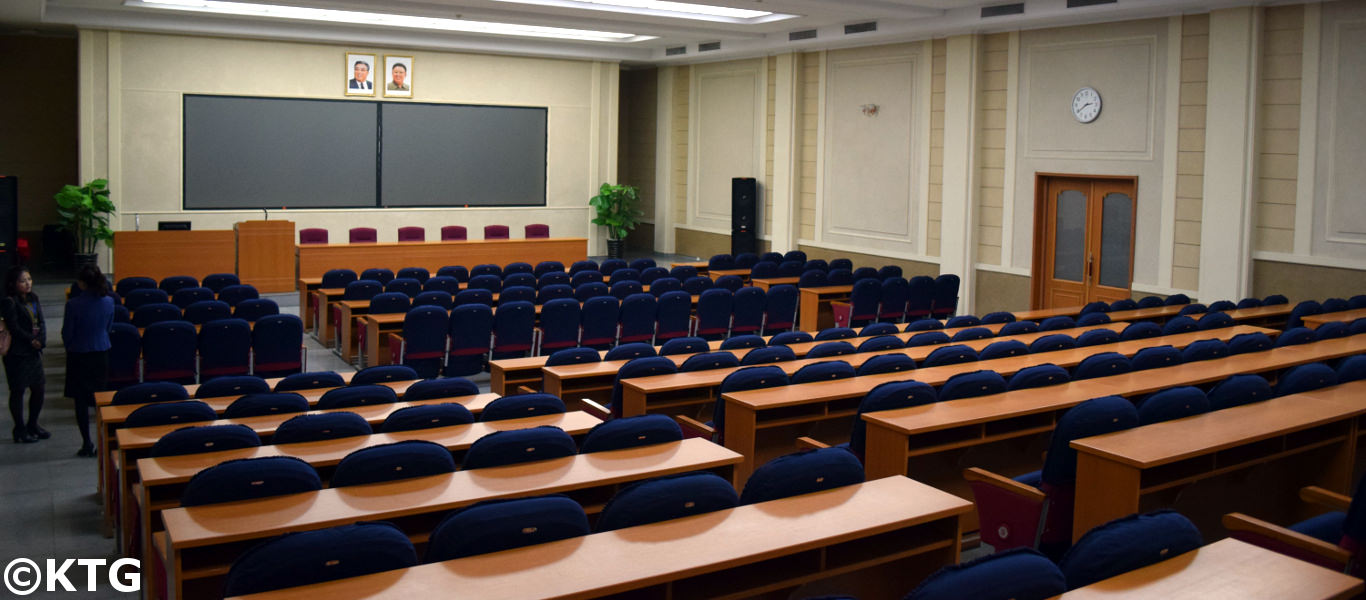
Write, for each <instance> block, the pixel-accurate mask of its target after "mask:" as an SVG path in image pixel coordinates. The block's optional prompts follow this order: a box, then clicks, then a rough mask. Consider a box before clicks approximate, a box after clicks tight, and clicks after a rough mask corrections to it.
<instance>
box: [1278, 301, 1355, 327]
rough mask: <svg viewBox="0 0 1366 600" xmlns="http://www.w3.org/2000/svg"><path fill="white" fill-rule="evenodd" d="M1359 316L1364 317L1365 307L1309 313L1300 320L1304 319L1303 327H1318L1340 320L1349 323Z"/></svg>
mask: <svg viewBox="0 0 1366 600" xmlns="http://www.w3.org/2000/svg"><path fill="white" fill-rule="evenodd" d="M1280 306H1287V307H1288V306H1290V305H1289V304H1282V305H1280ZM1286 314H1289V311H1288V310H1287V311H1286ZM1361 318H1366V308H1357V309H1353V310H1344V311H1341V312H1331V313H1323V314H1318V315H1309V316H1306V317H1302V318H1301V319H1300V320H1301V321H1304V326H1305V327H1308V328H1310V329H1318V328H1319V325H1322V324H1324V323H1331V322H1333V321H1342V322H1343V323H1351V322H1352V321H1355V320H1357V319H1361Z"/></svg>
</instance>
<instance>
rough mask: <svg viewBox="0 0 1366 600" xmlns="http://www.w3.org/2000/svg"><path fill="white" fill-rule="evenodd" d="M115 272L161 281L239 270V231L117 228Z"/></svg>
mask: <svg viewBox="0 0 1366 600" xmlns="http://www.w3.org/2000/svg"><path fill="white" fill-rule="evenodd" d="M114 272H115V273H118V275H119V277H129V276H133V275H139V276H142V277H151V278H152V279H156V280H157V281H160V280H162V279H164V278H166V277H170V276H172V275H189V276H191V277H194V278H195V279H199V280H203V279H204V277H205V276H207V275H212V274H214V273H236V272H237V234H236V233H235V232H233V230H231V229H222V230H195V231H115V232H114ZM319 275H321V273H319Z"/></svg>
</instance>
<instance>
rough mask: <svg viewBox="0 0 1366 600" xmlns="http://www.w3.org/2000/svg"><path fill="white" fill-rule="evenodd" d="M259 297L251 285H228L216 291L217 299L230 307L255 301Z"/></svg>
mask: <svg viewBox="0 0 1366 600" xmlns="http://www.w3.org/2000/svg"><path fill="white" fill-rule="evenodd" d="M260 297H261V293H260V292H258V291H256V287H255V286H251V285H237V284H234V285H229V286H225V287H224V288H223V289H221V290H219V291H218V299H219V300H222V301H223V302H227V303H228V304H229V305H230V306H237V305H238V304H239V303H241V302H242V301H243V300H255V299H257V298H260Z"/></svg>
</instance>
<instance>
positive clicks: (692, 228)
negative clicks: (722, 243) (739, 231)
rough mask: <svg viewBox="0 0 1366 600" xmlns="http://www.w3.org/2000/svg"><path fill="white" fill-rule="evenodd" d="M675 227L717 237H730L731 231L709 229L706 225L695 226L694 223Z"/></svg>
mask: <svg viewBox="0 0 1366 600" xmlns="http://www.w3.org/2000/svg"><path fill="white" fill-rule="evenodd" d="M674 227H675V228H677V229H686V230H688V231H700V232H702V233H714V234H716V235H724V236H726V237H730V230H729V229H721V228H720V227H707V226H705V225H694V224H692V223H679V224H676V225H674Z"/></svg>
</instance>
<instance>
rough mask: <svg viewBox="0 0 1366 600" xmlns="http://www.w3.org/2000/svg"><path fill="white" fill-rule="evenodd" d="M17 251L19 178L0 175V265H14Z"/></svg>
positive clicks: (16, 259)
mask: <svg viewBox="0 0 1366 600" xmlns="http://www.w3.org/2000/svg"><path fill="white" fill-rule="evenodd" d="M18 251H19V178H18V177H15V176H13V175H0V264H3V265H12V264H15V263H16V262H17V261H18V260H19V259H18Z"/></svg>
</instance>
